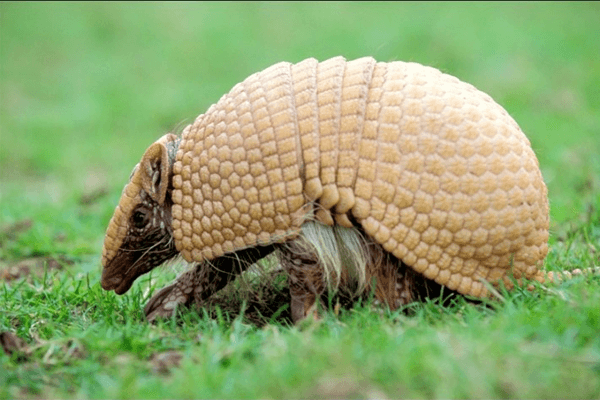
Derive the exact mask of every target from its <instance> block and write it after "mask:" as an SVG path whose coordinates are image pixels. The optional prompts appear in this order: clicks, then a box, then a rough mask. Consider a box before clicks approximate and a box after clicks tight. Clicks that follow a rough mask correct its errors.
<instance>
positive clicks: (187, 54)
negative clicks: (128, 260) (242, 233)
mask: <svg viewBox="0 0 600 400" xmlns="http://www.w3.org/2000/svg"><path fill="white" fill-rule="evenodd" d="M598 49H600V6H599V5H598V4H595V3H525V4H497V3H483V4H471V3H468V4H464V3H458V4H456V3H431V4H428V3H425V4H418V3H408V4H404V3H396V4H388V3H323V4H316V3H312V4H310V3H309V4H304V3H295V4H277V3H257V4H254V3H253V4H245V3H226V4H216V3H215V4H211V3H193V4H191V3H174V4H167V3H145V4H137V3H135V4H134V3H11V2H3V3H0V182H1V183H0V333H2V336H0V341H1V342H2V344H3V346H5V347H7V348H15V346H16V347H19V345H15V346H11V345H10V343H16V342H18V341H22V343H21V344H20V348H21V350H20V351H14V352H13V353H12V355H11V356H9V355H8V354H7V352H6V351H0V398H165V397H166V398H201V397H202V398H204V397H208V398H332V397H336V398H346V397H348V398H350V397H351V398H365V397H370V398H404V397H408V398H422V397H424V398H440V397H441V398H599V397H600V278H598V277H587V278H576V279H574V280H573V281H569V282H567V283H564V284H562V285H560V286H552V287H547V288H544V287H538V288H536V289H535V290H534V291H532V292H530V291H523V290H515V291H513V292H510V293H507V292H503V293H501V296H500V297H497V298H494V299H492V300H490V301H487V302H485V303H484V304H476V303H472V302H469V301H468V300H467V299H464V298H456V299H454V300H453V301H452V302H451V303H450V304H448V305H444V306H441V305H440V304H439V303H438V302H437V301H431V302H427V303H423V304H415V305H412V306H410V307H409V308H408V309H407V310H402V311H397V312H390V311H389V310H386V309H381V308H376V307H374V306H372V305H371V304H369V302H368V301H367V302H366V303H364V304H358V305H357V306H356V307H355V308H353V309H351V310H342V311H341V312H340V313H336V312H333V311H331V312H329V313H328V314H326V315H325V316H324V318H323V319H322V320H320V321H307V322H306V323H304V324H301V325H300V326H296V327H295V326H292V325H291V324H290V323H289V321H288V320H286V319H285V318H281V315H283V314H280V318H277V316H276V315H275V316H274V317H273V316H271V317H270V316H268V315H265V316H264V318H263V319H262V321H261V322H260V323H257V322H256V320H255V319H251V318H248V315H247V312H246V313H244V312H242V313H240V312H227V310H220V309H210V310H203V311H200V312H186V313H182V314H181V315H180V316H178V317H177V318H175V319H173V320H170V321H163V322H161V323H158V324H156V325H149V324H147V323H146V322H145V320H144V317H143V312H142V309H143V305H144V304H145V302H146V301H147V300H148V298H149V296H150V295H151V293H152V292H153V290H155V289H158V288H160V287H161V286H162V285H164V284H165V283H167V282H168V281H169V280H170V279H172V278H173V277H174V276H175V274H176V273H177V271H181V270H182V269H183V268H184V267H183V266H178V267H177V266H176V267H167V268H162V269H157V270H155V271H153V273H152V274H151V275H147V276H145V277H142V278H140V279H138V281H137V282H136V283H135V284H134V286H133V287H132V289H131V290H130V291H129V292H128V293H127V294H126V295H124V296H116V295H115V294H114V293H113V292H110V293H108V292H105V291H103V290H102V289H101V287H100V284H99V280H100V273H101V267H100V252H101V248H102V242H103V235H104V232H105V230H106V226H107V224H108V221H109V219H110V217H111V215H112V213H113V211H114V207H115V205H116V204H117V202H118V199H119V196H120V193H121V190H122V187H123V185H124V184H125V183H126V181H127V178H128V177H129V173H130V172H131V169H132V167H133V166H134V165H135V163H137V162H138V161H139V159H140V157H141V155H142V154H143V152H144V150H145V149H146V148H147V147H148V146H149V144H151V143H152V142H153V141H154V140H156V139H157V138H158V137H160V136H161V135H162V134H164V133H165V132H167V131H172V130H175V131H177V130H179V129H181V127H182V126H184V125H185V124H187V123H190V122H192V121H193V119H194V118H195V117H196V116H197V115H198V114H200V113H202V112H204V111H205V110H206V109H207V108H208V107H209V106H210V104H212V103H214V102H216V101H217V100H218V99H219V98H220V96H221V95H223V94H224V93H226V92H227V91H229V90H230V89H231V87H232V86H233V85H234V84H236V83H237V82H239V81H241V80H242V79H244V78H245V77H247V76H248V75H250V74H252V73H254V72H256V71H259V70H261V69H263V68H265V67H267V66H269V65H271V64H273V63H275V62H278V61H290V62H298V61H301V60H303V59H305V58H307V57H315V58H317V59H319V60H325V59H327V58H329V57H333V56H337V55H343V56H345V57H346V58H347V59H354V58H358V57H362V56H366V55H370V56H373V57H375V58H376V59H377V60H379V61H392V60H403V61H415V62H419V63H422V64H426V65H431V66H434V67H436V68H439V69H441V70H442V71H443V72H446V73H449V74H452V75H455V76H457V77H459V78H460V79H462V80H464V81H466V82H469V83H471V84H473V85H475V86H476V87H477V88H479V89H480V90H483V91H484V92H486V93H488V94H490V95H491V96H492V97H493V98H494V99H495V100H496V101H497V102H498V103H499V104H501V105H502V106H503V107H505V108H506V110H507V111H508V112H509V113H510V114H511V115H512V116H513V117H514V119H515V120H516V121H517V122H518V123H519V125H520V126H521V128H522V129H523V131H524V132H525V134H526V135H527V136H528V137H529V139H530V141H531V143H532V146H533V149H534V151H535V152H536V154H537V157H538V159H539V161H540V167H541V170H542V174H543V176H544V179H545V181H546V183H547V185H548V190H549V197H550V205H551V211H550V214H551V237H550V247H551V251H550V253H549V255H548V258H547V260H546V268H547V269H550V270H563V269H574V268H586V267H594V266H595V267H598V266H600V157H599V156H598V154H600V56H599V54H600V53H599V51H598ZM281 306H282V307H283V306H284V304H281ZM282 310H285V309H284V308H282ZM246 311H247V310H246Z"/></svg>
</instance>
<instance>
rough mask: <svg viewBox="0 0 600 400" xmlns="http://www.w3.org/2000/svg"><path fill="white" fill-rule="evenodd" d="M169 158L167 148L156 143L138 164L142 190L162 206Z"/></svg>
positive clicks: (167, 180)
mask: <svg viewBox="0 0 600 400" xmlns="http://www.w3.org/2000/svg"><path fill="white" fill-rule="evenodd" d="M169 169H170V164H169V156H168V153H167V147H166V146H165V144H164V143H162V142H161V141H157V142H155V143H154V144H152V146H150V147H149V148H148V150H146V152H145V153H144V156H143V157H142V161H141V162H140V175H141V181H142V188H143V189H144V191H145V192H146V193H148V195H149V196H150V197H151V198H152V200H154V201H156V202H157V203H158V204H160V205H162V204H163V203H164V201H165V196H166V195H167V187H168V186H169Z"/></svg>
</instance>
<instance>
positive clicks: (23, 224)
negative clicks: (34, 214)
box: [0, 219, 33, 247]
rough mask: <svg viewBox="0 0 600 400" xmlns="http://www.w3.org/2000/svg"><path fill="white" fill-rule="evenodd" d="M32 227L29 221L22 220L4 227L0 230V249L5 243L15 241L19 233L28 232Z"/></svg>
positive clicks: (31, 222)
mask: <svg viewBox="0 0 600 400" xmlns="http://www.w3.org/2000/svg"><path fill="white" fill-rule="evenodd" d="M32 226H33V221H32V220H30V219H22V220H20V221H17V222H15V223H13V224H9V225H4V226H2V227H1V228H0V247H2V245H3V244H4V242H5V241H9V240H15V239H16V238H17V236H19V235H20V234H21V233H23V232H26V231H28V230H29V229H30V228H31V227H32Z"/></svg>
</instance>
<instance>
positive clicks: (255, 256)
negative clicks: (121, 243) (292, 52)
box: [144, 245, 275, 322]
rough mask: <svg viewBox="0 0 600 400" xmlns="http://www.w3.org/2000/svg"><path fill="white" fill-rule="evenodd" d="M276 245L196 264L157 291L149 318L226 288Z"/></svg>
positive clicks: (147, 311) (148, 310) (149, 306)
mask: <svg viewBox="0 0 600 400" xmlns="http://www.w3.org/2000/svg"><path fill="white" fill-rule="evenodd" d="M274 249H275V247H274V245H270V246H261V247H254V248H249V249H244V250H240V251H238V252H236V253H233V254H226V255H224V256H222V257H219V258H217V259H216V260H213V261H210V262H209V261H205V262H202V263H199V264H196V265H195V266H194V268H192V269H191V270H189V271H187V272H185V273H184V274H182V275H180V276H179V277H177V279H175V281H174V282H173V283H172V284H170V285H169V286H166V287H164V288H162V289H161V290H160V291H159V292H158V293H156V294H155V295H154V296H152V298H151V299H150V301H149V302H148V304H146V306H145V307H144V314H146V319H147V320H148V321H150V322H152V321H154V320H155V319H157V318H161V317H162V318H165V317H166V318H168V317H170V316H172V315H173V314H174V313H175V312H176V311H177V308H178V307H180V306H186V307H188V306H190V305H191V304H192V303H195V304H197V305H201V304H202V303H203V302H204V300H206V299H208V298H209V297H210V296H212V295H213V294H214V293H216V292H218V291H219V290H221V289H223V288H224V287H225V286H227V284H228V283H229V282H231V281H232V280H234V279H235V278H236V277H237V276H238V275H239V274H240V273H242V272H243V271H245V270H246V269H248V267H249V266H250V265H252V264H254V263H255V262H257V261H258V260H260V259H261V258H264V257H266V256H267V255H269V254H270V253H271V252H272V251H273V250H274Z"/></svg>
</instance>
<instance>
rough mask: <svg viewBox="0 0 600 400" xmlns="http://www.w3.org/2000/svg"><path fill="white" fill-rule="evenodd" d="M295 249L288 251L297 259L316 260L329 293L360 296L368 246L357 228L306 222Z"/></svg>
mask: <svg viewBox="0 0 600 400" xmlns="http://www.w3.org/2000/svg"><path fill="white" fill-rule="evenodd" d="M295 244H296V246H295V247H293V246H288V247H287V249H288V250H289V251H291V252H292V253H294V254H295V255H296V256H298V257H300V258H305V257H307V256H313V257H316V258H317V260H318V261H319V263H320V265H321V267H322V268H323V273H324V280H325V283H326V285H327V286H328V288H329V290H330V291H334V292H335V291H337V290H338V289H340V284H341V283H342V282H343V283H344V285H343V288H344V289H349V290H350V291H353V292H355V293H354V294H360V293H361V292H362V291H363V290H364V288H365V284H366V275H367V267H368V265H367V263H368V260H369V249H368V246H369V242H368V240H367V239H366V238H365V237H364V236H363V235H362V234H361V232H360V231H359V230H358V229H356V228H346V227H343V226H340V225H335V226H328V225H324V224H322V223H320V222H318V221H315V220H307V221H306V222H305V223H304V224H303V225H302V227H301V231H300V236H299V237H298V239H296V240H295Z"/></svg>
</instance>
